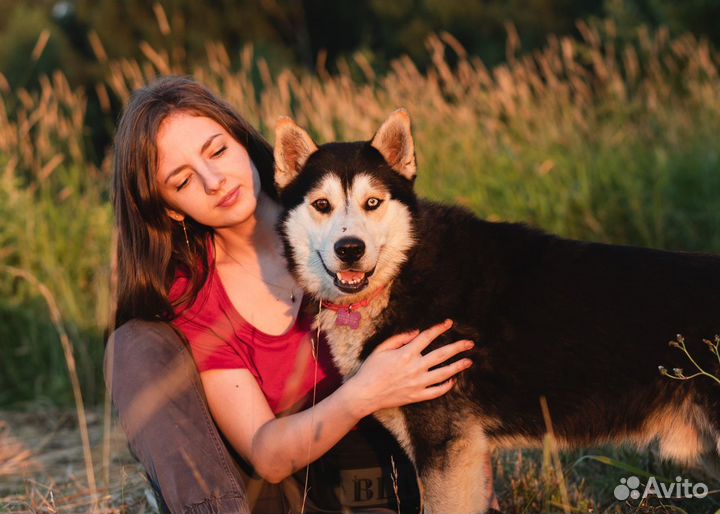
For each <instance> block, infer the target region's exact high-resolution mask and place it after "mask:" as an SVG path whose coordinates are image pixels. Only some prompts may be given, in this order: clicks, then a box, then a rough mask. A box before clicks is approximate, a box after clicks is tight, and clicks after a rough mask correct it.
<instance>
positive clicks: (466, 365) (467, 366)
mask: <svg viewBox="0 0 720 514" xmlns="http://www.w3.org/2000/svg"><path fill="white" fill-rule="evenodd" d="M463 360H464V361H465V362H464V363H463V364H464V365H465V367H466V368H469V367H470V366H472V364H473V361H472V360H471V359H463Z"/></svg>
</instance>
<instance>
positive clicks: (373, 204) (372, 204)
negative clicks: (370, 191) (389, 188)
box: [365, 196, 383, 211]
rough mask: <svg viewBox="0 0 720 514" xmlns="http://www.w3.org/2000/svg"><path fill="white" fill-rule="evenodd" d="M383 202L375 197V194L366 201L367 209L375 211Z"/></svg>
mask: <svg viewBox="0 0 720 514" xmlns="http://www.w3.org/2000/svg"><path fill="white" fill-rule="evenodd" d="M382 202H383V201H382V200H380V198H375V197H374V196H373V197H370V198H368V199H367V201H366V202H365V209H366V210H368V211H374V210H375V209H377V208H378V207H380V204H381V203H382Z"/></svg>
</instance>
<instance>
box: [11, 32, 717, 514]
mask: <svg viewBox="0 0 720 514" xmlns="http://www.w3.org/2000/svg"><path fill="white" fill-rule="evenodd" d="M579 29H580V33H581V34H582V37H581V38H579V39H573V38H553V37H551V38H549V39H548V43H547V45H546V47H545V48H544V49H543V50H542V51H538V52H535V53H532V54H527V53H523V52H522V50H521V48H519V45H518V42H517V37H516V35H514V33H513V32H512V30H511V31H510V32H509V35H508V47H507V57H508V58H507V63H506V64H504V65H501V66H498V67H496V68H493V69H487V68H486V67H485V65H484V64H483V63H482V62H480V61H479V60H478V59H476V58H474V57H473V56H471V55H467V54H466V53H465V51H464V49H463V48H462V47H461V46H460V45H459V44H458V43H457V41H456V40H455V39H454V38H453V37H452V36H451V35H449V34H439V35H438V36H435V37H433V38H431V39H429V40H428V42H427V48H428V52H429V53H430V55H431V56H432V63H433V64H432V66H430V67H429V68H428V69H426V70H420V69H418V68H417V67H416V66H415V64H414V63H413V62H412V61H411V60H410V59H409V58H401V59H398V60H397V61H395V62H394V63H393V65H392V68H391V71H390V72H389V73H387V74H384V75H382V76H378V75H376V74H375V72H374V71H373V68H372V67H371V66H370V63H369V62H368V61H367V59H366V58H365V57H364V56H363V55H362V54H360V53H359V54H357V55H356V56H355V57H354V58H353V59H350V60H347V61H340V62H339V63H338V65H337V70H333V71H332V73H331V72H330V71H328V70H327V69H326V66H325V63H324V62H323V61H322V59H321V60H320V62H318V67H317V70H316V73H312V74H311V73H307V72H299V71H293V70H289V69H284V70H277V71H271V66H270V64H269V63H267V62H265V61H264V60H263V59H262V58H256V57H255V56H254V53H253V49H252V48H251V47H247V48H246V49H245V50H244V51H243V52H242V54H241V55H237V56H235V55H233V56H230V55H228V54H227V52H226V51H225V49H224V48H223V47H222V45H220V44H208V45H207V54H208V58H207V62H206V64H205V65H203V66H202V67H198V68H194V69H187V68H186V67H185V66H183V65H182V64H180V63H178V62H176V61H175V60H174V57H173V56H174V55H175V53H174V52H173V49H172V48H170V47H168V48H152V47H150V46H149V45H147V44H146V43H141V49H142V51H143V54H144V55H145V57H146V59H145V60H144V61H142V62H136V61H128V60H110V59H108V57H107V55H106V53H105V51H104V49H103V47H102V42H101V41H100V39H99V38H97V37H95V38H91V43H92V47H93V50H94V52H95V55H96V57H97V65H98V66H100V67H102V69H103V70H104V76H105V80H104V81H103V82H100V83H98V84H97V85H96V88H95V90H94V91H87V92H86V91H81V90H74V89H72V88H71V87H70V86H69V84H68V82H67V80H66V79H65V77H64V75H63V74H62V72H60V71H59V72H56V73H55V74H54V75H52V76H50V77H46V78H44V79H43V80H42V81H41V85H40V88H39V89H38V90H35V91H27V90H25V89H11V88H10V86H9V85H8V83H7V81H5V80H4V78H3V77H2V75H0V95H1V96H0V219H1V220H2V222H1V223H0V352H2V355H3V358H2V359H1V360H0V406H2V408H3V409H4V410H3V411H2V412H0V483H2V487H0V512H16V511H17V512H86V511H87V512H89V511H90V510H91V508H93V505H96V506H97V509H98V512H140V511H141V509H148V510H151V506H150V504H148V503H147V501H146V500H145V489H146V485H145V483H144V481H143V479H142V477H141V475H140V474H139V472H138V468H137V466H135V465H134V464H133V463H132V459H131V458H130V457H129V456H128V455H127V453H124V452H125V450H124V445H123V443H122V436H121V435H120V434H119V433H118V432H117V430H116V429H114V428H113V427H112V423H111V422H110V421H109V420H108V419H107V411H108V409H107V408H105V409H104V408H103V405H104V403H105V402H106V401H107V400H106V398H105V391H104V385H103V381H102V375H101V366H100V363H101V360H102V354H103V342H104V340H105V338H106V336H107V334H108V330H109V322H110V321H109V320H111V319H112V316H113V313H112V301H111V298H112V278H113V263H112V260H111V254H112V251H111V250H112V245H113V226H112V209H111V205H110V194H111V192H110V188H109V183H110V180H109V179H110V172H111V169H110V168H111V152H112V150H111V149H110V148H108V149H101V150H98V149H97V148H96V146H95V145H93V138H92V137H91V136H92V131H93V130H100V129H103V130H112V126H113V124H114V121H115V120H114V117H113V115H112V112H113V108H117V107H118V106H119V105H122V104H123V103H124V102H125V101H127V99H128V96H129V94H130V91H131V90H132V89H134V88H136V87H139V86H141V85H143V84H145V83H147V82H148V81H149V80H151V79H152V78H153V77H155V76H157V75H161V74H168V73H184V74H192V75H194V76H195V77H197V78H198V79H199V80H200V81H202V82H203V83H205V84H207V85H208V86H210V87H212V88H213V89H214V90H216V91H217V92H219V93H220V94H221V95H223V96H224V97H225V98H226V99H227V100H229V101H230V102H231V103H232V104H233V105H234V106H235V107H236V108H237V109H238V110H239V112H241V113H242V114H243V115H244V116H245V117H246V118H247V119H248V120H249V121H250V122H251V123H253V124H254V125H256V126H258V127H259V128H260V129H261V131H262V132H263V133H264V134H265V135H266V136H268V138H271V136H272V130H273V127H274V123H275V120H276V119H277V117H278V116H280V115H288V114H289V115H292V116H294V117H295V119H296V120H297V121H298V122H299V123H300V124H301V125H303V126H304V127H306V128H308V129H309V130H310V132H311V133H312V134H313V136H314V137H315V138H316V140H317V141H319V142H325V141H329V140H334V139H360V138H363V139H365V138H369V137H370V136H371V135H372V133H373V131H374V130H375V129H376V128H377V127H378V126H379V124H380V123H381V122H382V120H383V119H384V118H385V117H386V116H387V114H388V113H389V112H391V111H392V110H393V109H395V108H396V107H398V106H404V107H406V108H407V109H408V111H409V112H410V114H411V117H412V120H413V125H414V135H415V141H416V148H417V154H418V155H417V157H418V165H419V179H418V189H419V191H420V193H421V194H422V195H425V196H428V197H431V198H434V199H436V200H442V201H447V202H453V203H459V204H462V205H465V206H467V207H469V208H471V209H472V210H473V211H475V212H476V213H477V214H478V215H480V216H483V217H485V218H488V219H493V220H513V221H524V222H527V223H530V224H532V225H535V226H539V227H542V228H545V229H547V230H549V231H552V232H555V233H558V234H561V235H564V236H569V237H575V238H582V239H587V240H595V241H605V242H613V243H626V244H639V245H645V246H651V247H656V248H668V249H677V250H699V251H714V252H718V251H720V197H719V196H718V192H720V173H719V171H720V150H719V149H718V134H720V76H719V75H718V71H719V70H720V54H718V53H717V52H716V51H715V50H713V49H712V48H711V47H710V46H709V45H708V44H707V43H706V42H704V41H699V40H697V39H696V38H695V37H693V36H692V35H684V36H681V37H678V38H674V39H673V38H670V36H669V34H668V32H667V31H666V30H663V29H661V30H658V31H656V32H650V31H648V30H644V29H639V30H638V31H637V33H636V34H635V35H634V36H633V37H630V38H628V37H625V38H620V37H618V36H617V35H616V34H615V28H614V26H613V25H612V24H609V23H606V24H599V25H597V26H593V27H590V26H588V25H585V24H582V23H581V24H580V25H579ZM42 50H43V38H42V37H41V38H40V39H39V41H38V45H37V46H36V48H35V52H33V54H32V55H31V56H28V59H29V60H30V61H32V60H33V59H35V60H37V58H38V56H39V55H40V54H41V53H42ZM90 95H92V97H93V98H97V99H98V102H97V105H98V106H99V109H100V111H99V116H98V115H97V113H95V114H94V115H93V119H100V120H102V121H101V124H102V127H99V126H96V127H92V126H88V120H89V119H90V116H89V113H88V108H89V105H91V104H90V103H89V102H88V97H89V96H90ZM92 105H95V104H94V103H93V104H92ZM708 336H709V337H711V336H712V334H708ZM85 407H87V409H88V413H87V414H86V413H85ZM57 409H61V410H57ZM68 409H70V410H68ZM103 441H104V442H103ZM551 450H552V448H551V445H550V446H549V447H548V448H547V449H546V451H545V452H539V453H538V452H524V453H523V452H511V453H509V454H503V455H498V456H497V459H496V460H497V471H498V478H497V488H498V490H499V492H500V495H501V504H502V505H503V507H504V508H505V509H506V511H507V512H537V511H539V510H557V511H560V510H563V509H567V510H572V511H587V510H588V509H592V510H593V511H595V512H621V511H622V510H623V509H629V510H628V512H630V511H632V512H685V511H686V512H698V513H699V512H703V513H704V512H716V511H717V510H718V509H720V495H718V493H717V492H714V494H711V495H710V496H709V497H708V498H707V499H705V500H702V501H700V500H696V501H694V502H693V501H685V502H683V503H678V504H677V505H675V506H673V505H674V503H673V502H672V501H668V502H666V503H667V505H664V506H659V505H655V504H652V505H638V504H637V502H636V503H634V504H633V503H632V502H630V503H629V504H627V505H626V504H624V503H623V502H618V501H616V500H615V499H614V498H613V494H612V491H613V488H614V487H615V486H616V485H617V484H619V479H620V477H622V476H627V475H628V474H629V473H635V472H636V471H637V470H639V471H641V472H643V473H645V474H646V476H647V475H652V474H654V475H656V476H675V475H674V474H672V473H673V469H672V468H667V467H665V466H664V465H663V464H661V463H659V462H657V461H656V459H655V458H654V454H653V453H652V451H650V452H647V453H643V454H636V453H632V452H628V451H623V450H613V451H609V450H603V451H602V452H600V451H599V450H598V451H594V452H593V454H594V455H605V456H608V455H610V456H611V457H609V458H604V459H593V458H587V457H586V456H584V454H573V455H563V456H562V458H561V459H560V458H557V455H556V454H555V452H553V451H551ZM63 452H64V453H63ZM561 471H562V473H561ZM674 471H675V472H678V473H679V472H680V471H679V470H674ZM686 475H687V473H686V472H684V471H683V476H686ZM716 485H717V484H716ZM716 488H717V487H716ZM711 489H712V487H711ZM95 492H97V495H96V496H93V494H94V493H95Z"/></svg>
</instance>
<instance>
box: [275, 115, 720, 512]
mask: <svg viewBox="0 0 720 514" xmlns="http://www.w3.org/2000/svg"><path fill="white" fill-rule="evenodd" d="M276 136H277V138H276V139H277V140H276V148H275V159H276V176H275V177H276V182H277V185H278V189H279V191H280V199H281V202H282V204H283V207H284V213H283V215H282V217H281V220H280V222H279V229H280V231H281V234H282V237H283V240H284V244H285V251H286V257H287V259H288V263H289V266H290V269H291V271H292V272H293V273H294V274H295V276H296V278H297V280H298V281H299V283H300V284H301V285H302V286H303V287H304V288H305V289H306V290H307V292H309V293H310V294H312V295H314V296H315V297H316V298H320V299H324V300H327V301H330V302H335V303H339V304H346V305H347V304H351V303H354V302H358V301H360V300H362V299H363V298H368V297H369V296H371V295H373V293H374V292H375V291H377V290H378V288H379V287H381V286H383V285H387V286H388V287H387V288H386V289H385V290H384V292H383V293H382V294H380V295H379V296H377V297H375V298H374V299H373V300H372V301H371V302H370V303H369V305H368V306H366V307H364V308H362V309H360V312H361V314H362V320H361V323H360V326H359V327H358V328H357V329H352V328H349V327H347V326H338V325H336V322H335V321H336V312H334V311H331V310H322V311H321V312H320V314H319V317H318V323H319V326H320V327H321V328H322V330H324V331H325V333H326V334H327V337H328V341H329V344H330V347H331V351H332V354H333V358H334V360H335V363H336V364H337V366H338V367H339V369H340V371H341V372H342V373H343V375H344V376H345V377H348V376H351V375H352V374H353V373H355V372H356V371H357V369H358V368H359V366H360V365H361V363H362V361H363V359H365V358H366V357H367V356H368V355H369V354H370V353H371V352H372V351H373V349H374V348H375V347H376V346H377V345H378V344H380V343H381V342H382V341H384V340H385V339H387V338H388V337H390V336H391V335H393V334H397V333H398V332H401V331H406V330H410V329H414V328H426V327H428V326H430V325H431V324H434V323H438V322H441V321H442V320H444V319H446V318H450V319H452V320H454V322H455V324H454V326H453V329H452V330H451V331H449V332H448V333H447V334H445V335H444V336H442V337H440V338H438V340H437V341H436V342H435V343H434V344H433V345H432V346H431V347H430V349H432V348H435V347H438V346H439V345H443V344H447V343H448V342H451V341H455V340H458V339H461V338H469V339H471V340H473V341H475V342H476V346H475V348H474V349H473V350H472V351H471V352H469V356H470V357H471V358H472V360H473V361H474V366H473V367H471V368H470V369H469V370H467V371H465V372H463V373H462V374H461V375H460V376H459V379H458V383H457V386H456V387H455V388H454V389H453V390H452V391H451V392H450V393H448V394H446V395H445V396H442V397H441V398H439V399H437V400H433V401H430V402H424V403H419V404H412V405H407V406H405V407H402V408H397V409H389V410H386V411H381V412H378V413H377V417H378V418H379V419H380V420H381V421H382V422H383V423H384V424H385V425H386V427H387V428H388V429H389V430H390V431H391V432H392V433H393V434H394V435H395V436H396V437H397V439H398V440H399V441H400V443H401V444H402V446H403V447H404V448H405V450H406V451H407V452H408V454H409V455H410V457H411V458H412V460H413V462H414V463H415V465H416V468H417V471H418V475H419V477H420V480H421V483H422V485H423V486H424V490H425V506H426V511H429V512H484V511H485V510H486V509H487V508H488V502H489V498H488V494H487V490H488V488H487V486H486V484H487V481H488V479H490V478H491V477H488V476H487V468H486V467H485V466H483V463H484V462H485V461H486V459H487V458H488V452H490V451H491V450H492V448H494V447H517V446H538V445H540V444H541V441H542V438H543V435H544V434H545V433H546V424H545V422H544V420H543V415H542V412H541V406H540V398H541V397H545V398H546V399H547V405H548V406H549V411H550V415H551V418H552V423H553V426H554V431H555V435H556V437H557V439H558V441H559V444H560V447H561V448H572V447H579V446H587V445H598V444H605V443H625V442H629V443H632V444H636V445H638V446H644V445H647V444H648V443H650V442H652V441H653V440H657V441H658V442H659V449H660V452H661V453H662V455H664V456H666V457H670V458H673V459H675V460H677V461H680V462H681V463H684V464H687V465H691V464H693V463H696V462H697V461H699V460H701V459H703V458H707V460H708V461H709V462H717V460H716V459H717V456H718V452H719V451H720V387H719V386H718V385H717V384H716V383H715V382H713V381H712V380H710V379H707V378H704V377H699V378H696V379H693V380H689V381H675V380H671V379H669V378H668V377H665V376H662V375H661V374H660V373H659V372H658V365H664V366H666V367H667V368H669V369H672V368H675V367H677V368H686V370H687V371H686V373H688V374H689V372H690V371H691V370H692V369H693V366H692V365H691V364H690V363H689V361H688V360H687V358H686V357H685V356H684V355H683V354H682V352H680V351H679V350H678V349H677V348H672V347H670V346H669V345H668V341H670V340H672V339H674V338H675V337H676V334H682V335H683V336H685V338H686V341H687V344H688V348H689V351H690V352H691V353H692V354H693V356H694V357H695V358H696V360H698V363H699V364H701V365H702V366H703V367H704V368H705V369H706V370H708V371H711V372H714V373H715V374H717V373H718V371H719V370H718V365H717V362H716V360H715V358H714V357H713V356H712V355H711V353H710V352H709V351H708V349H707V347H706V346H705V345H704V344H703V342H702V338H712V337H713V335H714V334H717V333H720V257H716V256H710V255H700V254H689V253H674V252H665V251H657V250H650V249H644V248H634V247H627V246H613V245H606V244H597V243H588V242H580V241H572V240H567V239H562V238H559V237H555V236H552V235H548V234H546V233H543V232H541V231H538V230H534V229H531V228H528V227H526V226H523V225H518V224H510V223H490V222H487V221H482V220H480V219H477V218H476V217H475V216H473V215H472V214H471V213H469V212H467V211H466V210H463V209H460V208H457V207H449V206H443V205H439V204H436V203H430V202H426V201H422V200H418V199H417V198H416V196H415V194H414V193H413V187H412V186H413V182H414V179H415V173H416V170H415V152H414V143H413V139H412V135H411V131H410V120H409V117H408V115H407V113H405V111H402V110H400V111H396V112H395V113H393V114H392V115H391V116H390V118H388V120H387V121H386V122H385V123H384V124H383V126H382V127H381V128H380V130H379V131H378V132H377V133H376V134H375V136H374V137H373V139H372V140H371V141H368V142H354V143H330V144H325V145H322V146H320V147H319V148H318V147H317V146H316V145H315V143H314V142H313V141H312V139H311V138H310V137H309V136H308V135H307V133H306V132H304V131H303V130H302V129H301V128H299V127H298V126H297V125H295V124H294V123H293V122H292V121H291V120H289V119H287V118H285V119H282V120H281V121H280V122H279V123H278V127H277V131H276ZM369 198H377V199H380V200H382V203H380V205H379V206H377V207H376V204H375V202H374V201H373V202H371V204H370V205H371V206H372V207H376V208H374V209H369V208H368V204H367V200H368V199H369ZM317 200H326V201H327V202H329V203H328V204H327V205H328V206H329V210H327V209H325V207H327V206H326V205H325V204H323V203H322V202H321V203H320V204H318V203H317V202H316V201H317ZM314 202H315V203H314ZM317 207H322V208H323V209H325V210H327V212H320V210H318V208H317ZM323 209H321V210H323ZM347 237H353V238H356V239H359V240H361V241H363V242H364V246H365V248H364V252H363V253H362V255H356V257H357V259H355V260H353V261H352V262H350V261H348V259H347V257H346V258H345V261H343V260H342V259H340V258H339V255H338V253H337V251H336V249H335V246H336V243H337V242H338V240H341V239H343V238H347ZM343 270H354V271H355V272H356V273H350V274H347V273H345V274H341V275H340V277H341V278H342V277H344V278H348V277H349V278H350V279H355V280H356V281H358V280H359V283H357V284H347V283H345V284H343V283H341V285H342V286H344V290H341V288H339V286H338V281H337V280H338V279H336V277H337V275H336V273H338V272H343ZM357 272H360V273H357ZM363 273H365V274H364V275H363ZM348 281H351V280H346V282H348ZM348 291H349V292H348ZM715 469H716V470H717V468H715Z"/></svg>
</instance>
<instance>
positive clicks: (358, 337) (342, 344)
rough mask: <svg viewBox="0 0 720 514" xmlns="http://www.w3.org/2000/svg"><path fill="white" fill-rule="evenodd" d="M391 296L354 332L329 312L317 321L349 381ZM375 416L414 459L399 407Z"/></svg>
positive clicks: (364, 314)
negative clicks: (376, 321)
mask: <svg viewBox="0 0 720 514" xmlns="http://www.w3.org/2000/svg"><path fill="white" fill-rule="evenodd" d="M389 296H390V293H389V291H385V293H384V294H382V295H381V296H380V297H378V298H377V299H376V300H374V301H373V302H372V303H371V304H370V305H368V306H367V307H365V308H363V309H362V310H361V311H360V313H361V316H362V318H361V319H360V326H359V327H358V328H356V329H352V328H350V327H347V326H338V325H336V323H335V320H336V318H337V313H336V312H335V311H332V310H329V309H323V310H321V311H320V314H319V315H318V318H317V323H318V324H319V326H320V330H322V331H323V332H324V333H325V335H326V336H327V339H328V345H329V347H330V353H331V354H332V357H333V361H334V362H335V365H336V366H337V368H338V370H339V371H340V373H341V374H342V376H343V380H347V379H348V378H350V377H351V376H353V375H354V374H355V373H357V370H358V369H359V368H360V365H361V364H362V361H361V360H360V353H361V352H362V349H363V343H364V342H365V341H366V340H367V339H368V338H369V337H370V336H372V335H373V334H374V332H375V326H376V324H375V319H376V318H377V316H378V315H379V314H380V313H381V312H382V311H383V310H384V309H385V307H387V304H388V300H389ZM375 417H376V418H377V419H378V420H379V421H380V422H381V423H382V424H383V425H384V426H385V428H387V429H388V430H389V431H390V432H391V433H392V434H393V435H394V436H395V438H396V439H397V440H398V443H400V446H402V447H403V449H404V450H405V451H406V452H407V453H408V455H409V456H410V458H411V459H413V460H414V458H415V455H414V452H413V448H412V443H411V441H410V436H409V434H408V431H407V425H406V423H405V416H403V414H402V412H401V411H400V409H399V408H392V409H383V410H381V411H378V412H376V413H375Z"/></svg>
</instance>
